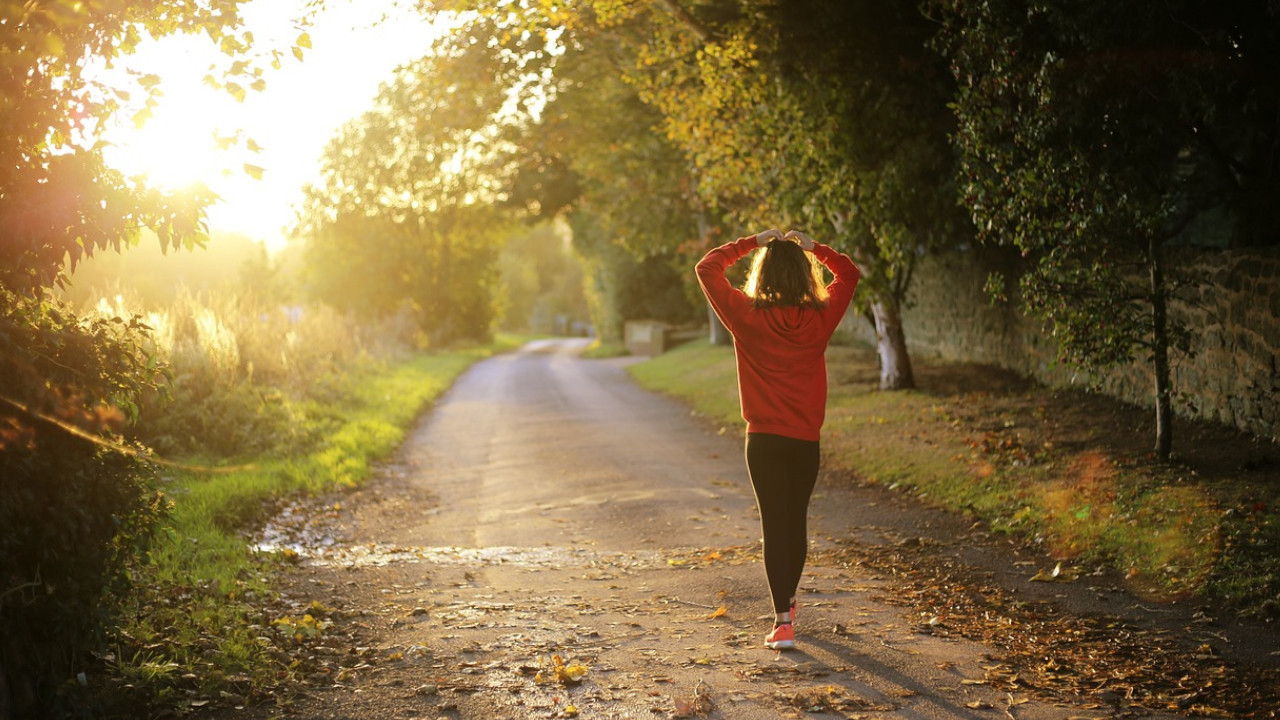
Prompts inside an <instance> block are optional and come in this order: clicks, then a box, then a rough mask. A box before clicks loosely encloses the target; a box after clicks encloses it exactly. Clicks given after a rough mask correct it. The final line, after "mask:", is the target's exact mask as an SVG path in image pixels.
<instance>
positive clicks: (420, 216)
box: [297, 48, 520, 345]
mask: <svg viewBox="0 0 1280 720" xmlns="http://www.w3.org/2000/svg"><path fill="white" fill-rule="evenodd" d="M492 66H493V58H492V57H490V56H488V55H486V53H485V49H484V48H476V49H474V50H472V51H468V52H459V53H457V54H454V55H447V56H440V55H437V56H431V57H426V58H423V59H421V60H419V61H416V62H414V63H410V64H409V65H406V66H404V67H402V68H400V69H399V70H398V71H397V72H396V74H395V76H394V77H393V78H392V79H391V80H390V81H389V82H387V83H386V84H384V85H383V87H382V89H381V91H380V93H379V95H378V98H377V100H376V102H375V106H374V108H373V109H371V110H369V111H368V112H366V113H364V114H363V115H362V116H361V117H360V118H358V119H357V120H354V121H352V122H351V123H349V124H348V125H347V126H345V127H344V128H343V129H342V130H341V131H340V132H339V133H338V135H337V136H336V137H335V138H334V139H333V140H332V141H331V142H330V145H329V147H328V149H327V150H326V152H325V155H324V158H323V168H322V180H321V182H320V183H319V184H317V185H313V186H310V187H308V188H307V191H306V200H305V203H304V208H303V210H302V213H301V216H300V218H299V226H298V229H297V232H298V234H299V235H302V236H304V237H305V238H306V239H307V256H306V262H307V265H308V267H309V268H310V270H311V278H310V292H311V294H312V296H313V297H315V298H318V299H322V300H325V301H327V302H331V303H333V304H334V305H336V306H337V307H339V308H343V309H350V310H355V311H357V312H360V313H361V314H363V315H364V316H366V317H380V316H385V315H387V314H390V313H393V312H396V311H398V310H401V309H404V310H407V311H408V312H409V313H411V315H412V316H413V317H414V319H415V320H416V322H417V324H418V327H419V328H420V329H421V331H422V332H423V334H424V335H425V338H424V339H425V341H426V342H427V343H429V344H433V345H441V344H447V343H449V342H452V341H454V340H457V339H467V340H485V339H487V338H488V337H489V336H490V333H491V331H492V325H493V322H494V317H495V309H494V298H495V296H496V292H497V288H496V284H495V282H494V275H495V273H494V272H493V269H494V263H495V260H496V258H497V254H498V250H499V247H500V242H499V239H500V238H501V237H502V236H503V235H504V234H505V232H506V228H507V224H508V223H507V221H506V219H505V218H504V216H503V215H502V213H500V212H499V211H498V209H497V207H496V206H497V204H498V203H499V202H501V200H502V196H501V180H502V177H503V176H504V174H505V173H506V172H508V169H507V167H508V165H509V160H508V159H507V156H506V148H505V146H504V144H503V142H502V134H503V132H504V128H505V127H507V126H508V125H509V124H510V123H512V122H515V121H514V120H512V119H509V118H508V115H512V116H514V117H517V118H518V117H519V116H520V113H519V112H515V111H512V110H510V109H508V108H507V104H508V102H509V101H511V100H513V98H512V97H511V96H510V95H509V94H508V93H507V88H505V87H503V86H501V85H500V84H499V83H496V82H492V78H491V77H490V76H489V73H490V72H491V69H492Z"/></svg>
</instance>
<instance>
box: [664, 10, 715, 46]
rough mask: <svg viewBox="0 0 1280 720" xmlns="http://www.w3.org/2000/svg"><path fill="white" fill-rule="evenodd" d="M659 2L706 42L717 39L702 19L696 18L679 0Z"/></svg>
mask: <svg viewBox="0 0 1280 720" xmlns="http://www.w3.org/2000/svg"><path fill="white" fill-rule="evenodd" d="M658 4H659V5H662V6H663V7H665V8H666V9H667V12H669V13H671V15H672V16H673V17H675V19H676V20H678V21H679V22H680V24H681V25H684V26H685V28H686V29H688V30H689V31H690V32H692V33H693V34H694V35H697V36H698V39H699V40H701V41H702V42H704V43H709V42H712V41H714V40H715V39H716V36H715V33H713V32H712V31H711V29H710V28H708V27H707V26H706V25H704V24H702V22H701V21H700V20H698V19H697V18H695V17H694V16H693V15H692V14H691V13H690V12H689V11H688V10H685V9H684V8H683V7H682V6H681V5H680V3H679V2H677V0H658Z"/></svg>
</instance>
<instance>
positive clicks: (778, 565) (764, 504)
mask: <svg viewBox="0 0 1280 720" xmlns="http://www.w3.org/2000/svg"><path fill="white" fill-rule="evenodd" d="M746 453H747V473H748V474H749V475H750V476H751V487H752V488H753V489H754V490H755V493H756V505H757V506H758V507H759V509H760V529H761V531H762V532H763V534H764V572H765V576H766V577H768V579H769V594H770V595H771V596H772V597H773V611H774V612H778V613H781V612H787V611H788V610H789V609H790V608H791V598H792V597H794V596H795V594H796V588H797V587H799V585H800V575H801V573H803V572H804V561H805V556H806V555H807V554H808V550H809V529H808V514H809V496H810V495H812V494H813V486H814V483H816V482H817V480H818V459H819V451H818V443H817V441H815V440H797V439H795V438H789V437H783V436H782V435H770V434H767V433H747V450H746Z"/></svg>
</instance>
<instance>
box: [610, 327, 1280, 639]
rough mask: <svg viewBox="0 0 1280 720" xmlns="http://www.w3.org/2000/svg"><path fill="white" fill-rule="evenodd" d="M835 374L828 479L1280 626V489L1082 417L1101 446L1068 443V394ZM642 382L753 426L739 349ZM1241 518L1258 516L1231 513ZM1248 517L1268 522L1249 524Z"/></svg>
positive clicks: (867, 360)
mask: <svg viewBox="0 0 1280 720" xmlns="http://www.w3.org/2000/svg"><path fill="white" fill-rule="evenodd" d="M827 361H828V374H829V376H830V378H831V388H830V393H829V399H828V409H827V421H826V424H825V426H824V428H823V456H824V463H825V465H826V467H827V468H828V469H832V470H836V471H845V472H848V473H851V474H853V475H854V476H856V477H858V478H860V479H862V480H864V481H867V482H871V483H877V484H881V485H885V486H888V487H891V488H895V489H898V490H900V491H903V492H909V493H912V494H913V495H914V496H916V497H917V498H919V499H920V500H921V501H922V502H925V503H929V504H931V505H934V506H937V507H942V508H945V509H947V510H952V511H957V512H965V513H969V514H971V515H972V516H974V517H975V518H977V519H980V520H982V521H983V522H985V523H986V524H988V525H989V526H990V527H992V528H993V529H995V530H997V531H1000V532H1005V533H1009V534H1013V535H1017V536H1019V537H1022V538H1025V539H1027V540H1030V541H1034V542H1036V543H1038V544H1040V545H1042V546H1043V547H1045V548H1046V549H1048V550H1049V552H1050V553H1051V554H1052V555H1053V556H1055V557H1056V558H1057V559H1060V560H1061V561H1062V562H1063V565H1064V567H1073V568H1075V569H1077V570H1089V569H1092V568H1095V567H1100V566H1106V567H1111V568H1114V569H1117V570H1119V571H1120V572H1122V573H1124V574H1125V575H1126V576H1128V577H1129V578H1130V579H1131V581H1132V583H1133V588H1134V589H1135V590H1138V591H1140V592H1144V593H1149V594H1152V595H1154V596H1157V597H1175V596H1181V595H1200V596H1205V597H1216V598H1218V599H1220V600H1225V601H1227V602H1228V603H1230V604H1234V605H1236V606H1238V607H1241V608H1243V609H1244V611H1245V612H1251V613H1254V614H1259V615H1272V614H1276V607H1275V598H1276V597H1277V592H1278V591H1280V577H1278V576H1280V572H1277V567H1278V566H1280V562H1278V561H1277V560H1276V557H1277V555H1278V554H1280V553H1278V552H1277V551H1278V550H1280V531H1277V528H1276V526H1275V524H1274V523H1273V522H1272V521H1271V519H1270V518H1271V515H1270V514H1269V510H1268V508H1274V507H1275V504H1276V501H1277V499H1278V498H1277V497H1276V494H1277V491H1276V489H1275V488H1274V487H1266V486H1265V485H1264V486H1250V487H1249V488H1247V490H1243V491H1242V490H1238V489H1237V490H1234V491H1231V492H1235V493H1239V494H1243V495H1244V496H1247V497H1250V498H1253V501H1251V502H1250V503H1248V504H1242V502H1241V501H1239V500H1237V499H1235V498H1233V497H1232V495H1231V494H1230V493H1229V492H1228V491H1227V490H1226V489H1224V488H1223V487H1222V486H1221V484H1220V483H1210V482H1206V481H1203V480H1197V479H1196V477H1195V473H1194V472H1189V471H1188V470H1187V469H1186V468H1178V467H1170V466H1159V465H1154V464H1151V463H1147V462H1144V461H1142V460H1140V459H1139V460H1134V459H1133V458H1126V457H1122V456H1120V455H1119V454H1117V453H1116V452H1115V451H1114V450H1108V449H1107V443H1106V442H1105V440H1106V439H1107V438H1105V437H1103V436H1105V434H1106V432H1107V431H1108V430H1107V427H1108V426H1106V425H1105V424H1104V423H1103V422H1102V419H1101V418H1098V419H1093V418H1089V417H1087V416H1083V417H1084V419H1083V420H1080V421H1077V422H1076V423H1075V425H1074V427H1073V430H1074V431H1075V432H1077V433H1079V432H1085V431H1087V432H1092V433H1094V434H1093V435H1092V436H1091V437H1093V438H1094V441H1093V442H1078V441H1074V440H1078V436H1072V438H1071V439H1072V440H1073V442H1067V443H1064V442H1062V440H1063V438H1062V437H1061V435H1062V433H1063V432H1065V431H1064V430H1063V427H1062V424H1063V423H1062V421H1063V418H1064V413H1063V411H1062V406H1060V405H1057V404H1055V403H1067V402H1071V396H1069V395H1066V396H1060V395H1055V394H1052V393H1051V392H1049V391H1047V390H1045V389H1043V388H1038V387H1027V388H1024V389H1020V390H1017V391H1013V392H1002V393H989V392H977V391H955V392H950V393H939V392H933V393H926V392H922V391H917V390H907V391H897V392H881V391H879V390H878V389H877V387H876V378H877V367H876V358H875V355H874V354H873V353H871V352H868V351H865V350H860V349H852V348H843V347H832V348H831V349H830V350H829V351H828V356H827ZM922 366H924V363H918V364H917V369H918V370H919V369H920V368H921V367H922ZM630 372H631V373H632V374H633V376H634V377H635V378H636V380H637V381H638V382H639V383H640V384H641V385H643V386H644V387H646V388H648V389H651V390H655V391H659V392H663V393H667V394H669V395H672V396H675V397H679V398H681V399H683V400H685V401H687V402H688V403H689V404H690V405H691V406H692V407H693V408H694V409H695V410H696V411H697V412H699V413H702V414H704V415H706V416H708V417H709V418H711V419H712V420H713V421H714V422H716V423H718V424H720V425H721V426H722V427H733V428H738V429H739V430H741V429H742V427H743V422H742V420H741V418H740V417H739V409H738V399H737V389H736V377H735V367H734V358H733V350H732V349H731V348H728V347H713V346H711V345H710V344H708V343H707V342H706V341H697V342H691V343H688V344H686V345H682V346H680V347H678V348H676V349H674V350H673V351H671V352H669V353H667V354H665V355H661V356H658V357H655V358H652V359H650V360H647V361H644V362H641V363H638V364H636V365H633V366H631V367H630ZM939 372H946V368H945V366H943V367H942V368H941V370H940V371H939ZM961 386H963V383H961ZM1064 397H1065V399H1063V398H1064ZM1095 420H1096V422H1095ZM1082 429H1083V430H1082ZM1098 433H1102V435H1103V436H1099V435H1098ZM1064 446H1069V447H1070V449H1066V448H1065V447H1064ZM1259 497H1262V498H1264V499H1265V502H1261V503H1259V502H1257V499H1258V498H1259ZM1238 507H1245V509H1246V511H1245V512H1239V511H1228V509H1230V508H1238ZM1248 507H1254V508H1260V510H1256V511H1253V512H1252V514H1250V512H1249V511H1248ZM1245 516H1248V518H1246V517H1245Z"/></svg>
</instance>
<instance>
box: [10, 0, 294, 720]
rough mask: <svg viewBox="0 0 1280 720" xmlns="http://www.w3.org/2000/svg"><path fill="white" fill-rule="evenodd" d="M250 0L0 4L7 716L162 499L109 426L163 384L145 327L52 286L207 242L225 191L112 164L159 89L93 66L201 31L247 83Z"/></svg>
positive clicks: (221, 72)
mask: <svg viewBox="0 0 1280 720" xmlns="http://www.w3.org/2000/svg"><path fill="white" fill-rule="evenodd" d="M240 4H241V0H206V1H205V2H201V3H189V2H180V1H178V0H152V1H151V2H136V3H123V2H112V3H85V2H72V1H71V0H42V1H33V2H22V3H18V2H6V3H4V4H3V6H2V7H0V124H2V125H3V127H4V128H5V142H4V144H3V146H2V147H0V228H2V229H3V232H0V496H2V497H0V515H2V516H3V517H0V688H7V689H8V690H9V691H10V692H12V693H13V695H12V701H13V705H14V707H12V708H11V707H5V705H7V704H8V703H6V702H5V701H6V700H8V699H9V698H6V697H2V696H0V715H6V716H7V715H8V714H9V712H10V711H11V710H12V711H15V712H20V713H23V714H27V713H29V712H31V711H32V708H34V707H40V706H47V705H46V703H47V702H48V701H49V698H50V696H51V695H52V694H53V692H54V691H55V690H56V689H57V688H58V687H60V686H61V685H62V683H63V681H64V680H65V679H66V678H67V677H69V675H70V674H71V668H72V664H73V661H75V660H76V659H77V658H78V657H80V655H79V654H78V653H79V652H80V651H82V650H83V649H84V647H85V645H86V644H87V643H88V642H90V641H91V640H92V639H93V638H94V634H95V632H96V631H97V629H98V625H97V624H98V623H99V622H100V621H101V614H100V612H99V607H98V602H99V599H100V596H101V594H102V592H103V590H104V588H105V587H107V586H108V585H110V584H111V583H112V582H114V581H116V580H118V579H119V578H120V576H121V575H122V568H123V565H124V563H126V562H127V561H128V560H129V559H130V552H131V551H134V552H136V551H137V550H138V546H140V545H141V544H142V543H144V542H145V539H146V537H147V531H148V529H149V528H150V526H151V523H152V522H154V520H155V517H156V514H157V513H158V512H159V510H160V508H162V507H163V503H162V502H159V501H156V500H155V496H153V495H152V494H150V493H149V492H148V490H147V484H148V482H147V477H146V475H145V473H144V472H143V468H141V467H140V465H139V463H138V461H137V458H136V457H134V455H133V454H134V453H136V452H137V450H136V449H135V448H130V447H127V446H125V445H123V444H122V443H120V442H119V441H118V440H113V439H110V440H109V439H104V437H108V438H114V437H115V435H116V433H117V432H119V430H120V429H121V426H122V423H123V422H124V421H125V420H127V419H128V418H129V416H131V415H133V414H134V413H135V411H136V407H137V397H138V393H139V392H141V391H142V390H144V389H146V388H147V387H148V386H149V385H151V384H152V383H154V382H155V381H156V380H157V374H156V371H157V369H156V367H155V366H154V364H153V363H152V362H151V359H150V358H149V357H148V355H147V353H146V352H145V349H144V347H143V345H142V340H143V334H144V328H143V326H142V324H141V323H140V322H139V320H138V319H137V318H120V317H114V318H79V317H77V316H76V315H75V313H74V312H73V311H72V310H71V309H70V308H68V307H66V306H65V305H63V304H61V303H58V302H57V301H55V300H54V299H53V298H52V297H51V295H50V290H51V288H53V287H54V286H56V285H58V284H61V283H62V282H64V280H65V274H66V273H67V272H68V271H69V270H70V269H72V268H74V267H75V266H76V264H77V263H79V262H80V260H81V259H83V258H84V257H87V256H90V255H92V254H94V253H95V252H100V251H104V250H107V249H116V250H118V249H120V248H121V247H124V246H127V245H131V244H134V243H136V242H138V240H139V238H140V237H141V235H142V233H143V231H144V230H150V231H152V232H154V233H155V234H156V236H157V237H158V238H159V241H160V243H161V244H162V246H163V247H166V248H173V247H180V246H181V247H192V246H195V245H197V244H199V243H200V242H201V241H202V238H203V233H204V227H203V221H204V211H205V207H206V206H207V205H208V204H209V203H210V202H212V200H213V196H212V195H211V194H210V193H209V192H208V191H207V190H206V189H203V188H196V189H193V190H191V191H188V192H182V193H178V192H163V191H161V190H158V189H156V188H154V187H151V186H149V185H148V184H147V182H146V181H145V179H142V178H126V177H124V176H123V175H122V174H121V173H119V172H118V171H116V170H113V169H112V168H110V167H108V166H107V164H106V163H105V161H104V159H103V149H104V147H105V143H104V141H103V140H102V132H103V130H104V128H106V127H108V126H110V125H111V124H112V123H113V122H116V121H117V120H119V119H120V118H121V116H123V115H126V114H132V115H133V117H132V119H133V121H134V122H138V123H142V122H145V120H146V117H147V115H148V113H149V111H150V108H151V107H152V106H153V105H154V103H155V98H156V94H157V93H158V92H159V87H158V84H157V78H156V77H155V76H153V75H148V74H145V73H140V72H133V73H132V77H133V78H134V81H133V82H132V83H127V82H126V83H124V84H125V85H128V87H122V86H120V85H118V84H113V83H111V82H108V81H105V80H102V79H101V76H100V75H99V74H95V72H96V71H97V70H99V69H101V68H102V67H103V66H106V65H111V64H115V63H124V62H125V61H126V59H127V56H128V55H129V54H130V53H131V52H132V51H133V49H134V48H135V47H136V46H137V45H138V43H139V42H141V40H142V38H143V37H144V36H151V37H160V36H164V35H170V34H174V33H189V34H195V33H200V34H204V35H207V36H208V37H209V38H210V39H211V41H212V42H213V43H215V44H216V45H217V46H218V47H220V48H221V50H222V51H223V53H224V54H225V56H226V57H225V65H224V66H223V67H221V68H219V69H217V70H215V72H213V73H211V75H210V81H211V82H213V83H215V84H221V85H222V86H223V87H225V88H226V89H227V90H228V91H229V92H232V93H233V94H242V93H244V92H245V91H246V86H247V87H248V88H252V87H254V86H256V85H259V84H260V83H261V82H262V69H261V67H262V62H263V61H266V60H267V58H268V57H269V56H262V57H258V56H255V55H254V54H253V52H252V37H251V36H250V34H249V33H248V32H246V31H243V30H242V28H241V20H240V15H239V7H240ZM299 40H300V42H304V38H301V37H300V39H299ZM299 52H300V50H299ZM108 448H109V449H108ZM135 543H137V544H138V545H134V544H135ZM37 600H38V601H37Z"/></svg>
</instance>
